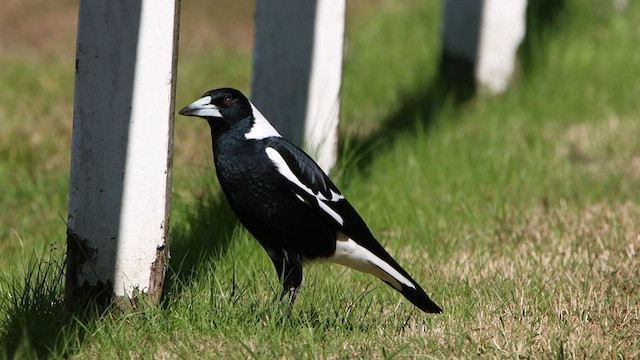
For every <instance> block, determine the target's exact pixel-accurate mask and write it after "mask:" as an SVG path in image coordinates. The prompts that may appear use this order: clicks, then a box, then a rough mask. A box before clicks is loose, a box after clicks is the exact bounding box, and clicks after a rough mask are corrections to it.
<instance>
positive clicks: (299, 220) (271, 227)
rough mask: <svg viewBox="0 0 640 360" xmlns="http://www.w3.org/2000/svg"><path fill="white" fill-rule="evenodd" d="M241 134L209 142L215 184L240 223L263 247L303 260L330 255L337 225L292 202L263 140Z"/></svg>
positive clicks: (225, 136)
mask: <svg viewBox="0 0 640 360" xmlns="http://www.w3.org/2000/svg"><path fill="white" fill-rule="evenodd" d="M243 135H244V134H242V133H236V134H233V133H227V134H223V135H222V136H217V137H214V140H213V151H214V161H215V165H216V171H217V176H218V180H219V181H220V186H221V187H222V190H223V192H224V193H225V196H226V197H227V200H228V201H229V205H230V206H231V208H232V209H233V211H234V212H235V214H236V215H237V216H238V219H239V220H240V222H241V223H242V224H243V225H244V226H245V227H246V228H247V229H248V230H249V232H251V234H252V235H253V236H254V237H256V239H257V240H258V241H259V242H260V243H261V244H262V245H263V246H264V247H267V248H276V249H278V248H280V249H284V250H287V251H289V252H292V253H297V254H300V255H302V256H303V257H305V258H316V257H327V256H330V255H332V254H333V252H334V251H335V238H336V231H337V228H336V226H335V225H334V224H331V223H330V222H328V221H326V220H325V219H323V218H321V217H319V216H317V214H316V213H315V212H314V211H312V209H311V208H309V206H307V205H306V204H304V203H303V202H301V201H300V200H299V199H298V198H296V196H295V194H294V193H293V192H292V191H291V189H290V187H289V186H288V184H287V183H286V179H284V178H283V177H282V176H281V175H280V174H279V173H278V171H277V169H276V167H275V165H274V164H273V162H272V161H271V159H269V157H268V156H267V153H266V152H265V149H266V146H265V145H264V144H263V142H262V141H260V140H247V139H244V136H243Z"/></svg>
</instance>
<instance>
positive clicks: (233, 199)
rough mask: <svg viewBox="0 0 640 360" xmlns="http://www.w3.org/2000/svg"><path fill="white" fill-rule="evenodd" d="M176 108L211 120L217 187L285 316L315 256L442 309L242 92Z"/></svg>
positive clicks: (222, 92)
mask: <svg viewBox="0 0 640 360" xmlns="http://www.w3.org/2000/svg"><path fill="white" fill-rule="evenodd" d="M180 114H181V115H186V116H198V117H201V118H204V119H205V120H207V122H208V123H209V126H210V127H211V137H212V143H213V159H214V163H215V166H216V170H217V175H218V179H219V181H220V185H221V187H222V190H223V192H224V194H225V196H226V197H227V200H228V202H229V205H230V206H231V209H233V211H234V212H235V214H236V215H237V217H238V219H239V220H240V222H241V223H242V224H243V225H244V226H245V227H246V228H247V230H249V232H250V233H251V234H252V235H253V236H254V237H255V238H256V239H257V240H258V242H259V243H260V245H262V247H264V249H265V250H266V251H267V253H268V254H269V257H270V258H271V260H272V261H273V264H274V265H275V268H276V271H277V272H278V277H279V279H280V281H281V282H282V284H283V289H282V294H281V297H280V298H282V297H284V296H285V295H286V294H287V293H288V294H289V304H288V308H287V315H290V314H291V308H292V306H293V302H294V301H295V298H296V294H297V292H298V289H299V288H300V285H301V283H302V265H303V264H304V263H305V262H308V261H312V260H324V261H330V262H334V263H338V264H342V265H346V266H349V267H351V268H353V269H356V270H359V271H362V272H365V273H369V274H372V275H375V276H377V277H378V278H379V279H380V280H382V281H384V282H385V283H387V284H389V285H390V286H391V287H393V288H394V289H396V290H397V291H399V292H400V293H401V294H402V295H403V296H404V297H406V298H407V299H408V300H409V301H411V302H412V303H413V304H414V305H415V306H417V307H418V308H420V309H421V310H423V311H425V312H429V313H440V312H442V310H441V309H440V307H439V306H438V305H436V303H434V302H433V301H432V300H431V299H430V298H429V296H428V295H427V294H426V293H425V292H424V290H422V288H421V287H420V285H418V283H416V281H415V280H413V278H411V276H410V275H409V274H408V273H407V272H406V271H405V270H404V269H403V268H402V267H400V265H398V263H397V262H396V261H395V260H394V259H393V258H392V257H391V255H389V253H387V251H385V249H384V248H383V247H382V246H381V245H380V243H378V241H377V240H376V239H375V238H374V236H373V235H372V234H371V231H370V230H369V228H368V227H367V225H366V224H365V222H364V220H362V218H361V217H360V215H359V214H358V212H356V210H355V209H354V208H353V207H352V206H351V204H349V202H348V201H347V199H345V197H344V196H343V195H342V193H340V190H338V188H337V187H336V186H335V185H334V184H333V182H331V180H330V179H329V177H328V176H327V175H326V174H325V173H324V172H323V171H322V170H321V169H320V167H319V166H318V165H317V164H316V163H315V161H313V159H312V158H311V157H310V156H309V155H307V154H306V153H305V152H304V151H302V150H301V149H300V148H298V147H297V146H295V145H293V144H292V143H290V142H289V141H287V140H285V139H284V138H283V137H282V136H281V135H280V134H279V133H278V131H276V129H275V128H274V127H273V126H272V125H271V124H270V123H269V121H268V120H267V119H266V118H265V117H264V116H263V115H262V114H261V113H260V112H259V111H258V109H256V107H255V106H254V105H253V104H252V103H251V102H250V101H249V100H248V99H247V98H246V97H245V96H244V95H243V94H242V93H241V92H240V91H238V90H235V89H231V88H222V89H216V90H211V91H208V92H206V93H205V94H204V95H202V97H201V98H200V99H198V100H196V101H195V102H193V103H192V104H191V105H189V106H186V107H184V108H183V109H182V110H180Z"/></svg>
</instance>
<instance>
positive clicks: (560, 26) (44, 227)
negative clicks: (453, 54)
mask: <svg viewBox="0 0 640 360" xmlns="http://www.w3.org/2000/svg"><path fill="white" fill-rule="evenodd" d="M551 3H554V4H556V2H550V1H542V0H539V1H530V9H529V16H530V17H529V23H528V35H527V39H526V42H525V43H524V44H523V46H522V48H521V52H520V55H521V56H520V66H519V71H518V73H517V74H516V77H515V79H514V84H513V86H511V88H510V89H509V90H508V91H507V92H506V93H505V94H503V95H500V96H496V97H490V96H487V95H485V94H482V93H481V94H478V95H477V96H476V97H475V98H473V99H471V100H469V101H466V102H464V103H462V104H455V103H453V102H452V101H447V99H446V98H445V99H440V98H436V100H437V101H436V100H434V96H433V95H434V94H433V93H432V92H433V89H434V87H433V84H434V82H435V81H436V78H437V70H438V61H439V56H440V49H439V46H440V39H439V29H440V21H441V19H440V16H441V6H442V4H441V3H440V2H439V1H418V0H408V1H403V2H398V1H391V0H376V1H360V0H357V1H354V0H351V1H349V2H348V12H347V14H348V24H347V44H346V57H345V63H344V79H343V87H342V94H341V96H342V109H341V124H340V127H341V144H342V146H341V152H340V159H341V161H340V163H339V165H338V167H337V168H336V170H335V173H334V174H335V175H334V176H335V177H336V179H337V182H338V184H339V185H340V186H341V188H342V189H343V192H344V193H345V194H346V195H347V196H348V198H349V199H350V201H351V202H352V203H353V204H354V205H355V207H356V208H357V209H359V211H360V212H361V213H362V215H363V217H364V218H365V219H367V222H368V223H369V224H370V225H371V227H372V230H373V231H374V233H375V234H377V235H378V237H379V239H380V240H381V241H382V242H383V243H385V244H386V246H387V247H388V248H389V249H390V250H391V252H392V253H393V254H396V255H397V258H398V259H399V260H400V263H402V264H406V267H407V269H408V270H409V272H411V273H412V274H415V277H416V278H417V279H420V281H421V282H423V284H424V285H425V288H426V289H427V291H428V292H429V293H430V294H432V295H433V298H434V299H435V300H436V301H438V302H439V303H442V305H443V306H444V308H445V315H443V316H441V317H424V316H423V315H422V314H417V313H413V312H412V310H413V309H412V308H411V307H410V305H407V304H404V303H403V302H402V300H400V298H399V297H398V296H397V295H396V294H394V293H393V292H391V291H390V290H389V289H386V288H384V287H381V286H379V285H378V282H375V279H371V278H369V277H366V276H361V275H359V274H354V273H349V272H345V271H344V270H343V269H341V268H336V267H332V268H330V267H325V266H316V267H313V266H312V267H310V270H308V271H307V278H306V280H305V288H304V290H303V294H302V295H301V296H300V299H299V304H297V305H298V308H297V309H296V310H297V315H295V319H294V321H295V324H296V326H294V327H293V329H288V328H285V329H282V328H281V327H280V326H279V323H278V322H277V320H274V319H276V318H277V316H274V313H273V311H274V310H273V309H272V308H270V307H269V305H268V304H266V305H265V303H269V302H268V301H266V300H267V299H270V297H271V296H272V289H271V288H277V284H275V282H276V280H275V279H274V278H275V276H271V275H273V274H270V273H267V272H270V271H271V267H270V264H269V262H268V259H266V256H264V254H263V252H262V251H261V250H260V249H259V246H258V245H257V243H256V242H255V241H253V240H252V239H250V237H249V236H248V235H247V234H246V232H244V231H242V230H241V229H239V228H238V227H237V223H236V221H235V219H234V217H233V215H232V214H230V212H229V209H228V208H227V206H226V202H225V201H224V199H223V197H222V196H221V194H220V192H219V189H218V187H217V184H216V182H215V179H214V175H213V174H214V173H213V169H212V168H213V166H212V160H211V148H210V145H209V144H210V138H209V134H208V131H206V125H205V124H204V123H203V122H201V121H197V120H194V119H185V118H181V117H178V118H176V124H175V154H174V156H175V158H174V184H173V199H172V213H171V235H172V239H171V241H172V243H171V247H172V260H171V269H170V274H169V279H168V290H167V301H166V304H165V306H164V308H163V309H160V310H157V309H156V310H153V309H147V311H146V312H142V313H141V314H136V315H133V316H130V317H126V318H125V319H121V318H111V317H108V316H107V317H106V318H102V319H101V320H99V321H98V322H97V323H96V324H93V325H87V324H86V323H83V322H81V321H80V322H79V323H80V324H81V325H80V326H77V325H78V323H76V322H74V321H73V320H69V319H65V320H60V319H59V318H57V317H56V316H53V318H51V317H45V318H43V317H42V312H41V311H40V312H38V311H39V310H34V311H33V312H32V313H31V315H28V314H27V315H24V316H25V317H24V318H23V319H24V321H23V322H17V323H16V322H15V319H16V317H17V315H16V312H15V310H16V307H20V306H18V305H11V304H15V303H14V302H12V301H10V300H11V299H10V298H11V296H14V297H15V295H16V293H19V289H18V290H16V289H15V287H16V286H17V287H18V288H20V286H22V285H21V284H23V283H24V279H25V278H28V274H29V269H32V268H33V267H32V265H29V264H33V261H34V260H33V254H35V255H36V260H35V261H36V262H37V261H38V260H37V259H48V261H51V262H56V261H58V262H59V261H61V260H62V257H63V250H64V247H65V241H66V235H65V224H64V221H65V219H66V216H67V213H66V212H67V191H68V188H67V187H68V181H69V149H70V139H71V126H72V116H73V115H72V108H73V75H74V74H73V64H74V52H75V20H76V19H75V17H76V13H77V3H76V2H75V1H58V2H47V1H41V0H29V1H17V0H5V1H4V2H3V11H2V12H1V13H0V26H2V27H3V29H2V31H0V87H1V89H2V91H0V125H1V126H0V128H1V131H0V185H1V187H0V188H1V189H2V191H1V192H0V194H1V195H0V213H1V214H2V215H0V251H1V252H2V253H3V254H5V255H4V256H2V257H0V269H2V281H0V291H2V296H3V299H4V301H3V302H2V306H1V307H0V313H1V314H2V334H3V335H2V339H3V341H2V344H4V345H5V347H6V349H5V354H8V356H10V357H11V356H12V355H13V356H19V355H20V354H23V355H25V354H26V355H28V356H45V355H51V354H53V355H54V356H57V357H67V356H70V355H73V356H77V357H85V356H89V357H98V356H100V354H105V353H109V354H114V356H116V357H132V356H133V357H136V356H140V357H144V355H142V354H155V355H152V356H156V357H162V356H165V355H167V354H173V355H172V356H179V357H180V356H186V357H191V356H206V357H215V356H227V357H229V356H235V357H240V356H242V357H247V356H252V355H256V356H257V357H273V356H277V357H282V356H284V357H294V356H300V355H302V354H319V355H320V356H323V355H324V356H328V357H331V356H340V355H339V354H346V355H347V356H349V355H352V356H356V355H358V354H363V353H370V354H372V357H388V356H391V355H393V354H396V355H405V356H410V355H433V356H441V357H452V356H454V357H468V356H477V355H481V354H488V355H491V356H509V357H510V356H520V355H523V356H533V357H550V356H564V354H568V355H572V356H579V355H594V354H595V355H598V354H599V355H604V354H608V355H613V356H621V357H623V358H632V357H634V356H637V354H638V351H640V349H639V346H640V345H638V341H637V339H638V331H637V329H638V326H639V325H638V324H639V323H638V319H639V316H638V306H637V305H638V304H639V303H640V297H639V296H640V295H639V293H638V291H637V289H638V288H640V283H639V282H638V281H639V280H638V279H640V274H639V273H638V271H639V270H638V269H639V268H640V263H639V261H638V256H637V253H638V251H640V233H639V231H638V225H637V219H638V215H639V214H640V212H639V210H638V209H639V208H638V200H640V195H639V193H640V192H639V191H638V190H639V189H640V142H638V141H637V137H638V136H637V134H639V133H640V118H639V116H638V113H639V110H640V105H639V104H638V99H640V52H639V51H637V46H638V44H640V4H639V3H638V2H633V1H630V2H628V4H627V7H626V8H624V9H623V10H619V9H617V7H616V4H620V3H621V2H620V1H607V0H587V1H579V0H566V1H562V2H557V3H560V4H562V5H561V6H558V5H557V4H556V5H552V4H551ZM622 3H624V2H622ZM252 14H253V3H252V2H251V1H228V0H222V1H216V2H211V3H209V2H204V1H201V0H183V1H182V16H181V33H180V54H179V66H178V86H177V101H176V103H177V107H180V106H181V105H184V104H187V103H189V102H190V101H192V100H193V99H195V98H196V97H197V96H199V95H201V94H202V93H203V92H204V91H205V90H208V89H210V88H214V87H220V86H232V87H237V88H239V89H241V90H243V91H248V89H249V87H250V86H249V85H250V84H249V81H250V74H251V48H252V38H253V24H252V20H253V19H252V16H253V15H252ZM436 95H437V94H436ZM104 96H110V94H104ZM29 259H32V260H29ZM29 261H31V262H29ZM235 264H243V266H238V267H235V266H236V265H235ZM234 269H235V270H237V272H238V274H237V277H238V279H239V280H238V281H239V292H240V293H241V296H240V297H239V298H238V299H235V300H234V301H233V302H229V301H226V300H224V294H225V293H227V292H228V290H229V289H230V288H231V284H230V283H229V282H230V274H231V272H232V271H233V270H234ZM347 273H349V274H351V275H349V276H346V274H347ZM12 284H13V285H12ZM16 284H17V285H16ZM14 285H15V286H14ZM374 285H375V286H374ZM12 286H13V287H12ZM371 288H374V290H375V291H372V292H371V293H369V290H370V289H371ZM59 290H60V289H58V290H55V289H54V291H53V295H54V296H55V294H56V291H58V293H59ZM345 304H347V305H345ZM47 309H49V310H47V311H49V312H50V311H51V308H47ZM56 309H57V308H56ZM389 309H391V310H389ZM390 312H393V313H392V314H391V313H390ZM29 316H31V317H29ZM41 319H47V320H41ZM42 321H46V322H48V323H49V324H50V325H51V326H50V327H44V328H45V330H43V329H39V330H41V331H40V332H37V331H35V330H34V329H38V328H39V327H42V326H41V325H42V324H40V323H39V322H42ZM56 321H58V322H59V323H58V324H56ZM16 324H18V325H16ZM74 324H75V325H74ZM132 324H133V326H132ZM144 324H146V325H144ZM500 324H502V325H500ZM16 326H17V327H20V329H15V328H12V327H16ZM299 328H304V329H305V331H308V333H305V335H304V336H302V340H298V339H299V338H300V336H301V335H300V333H299V331H298V330H296V329H299ZM380 329H388V330H387V331H382V330H380ZM167 339H171V340H169V341H167ZM140 344H144V345H140ZM212 354H213V355H212ZM167 356H168V357H171V356H169V355H167Z"/></svg>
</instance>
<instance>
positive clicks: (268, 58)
mask: <svg viewBox="0 0 640 360" xmlns="http://www.w3.org/2000/svg"><path fill="white" fill-rule="evenodd" d="M344 23H345V0H301V1H285V0H273V1H270V0H257V3H256V28H255V29H256V30H255V45H254V58H253V82H252V90H251V95H252V96H251V97H252V101H253V102H254V104H255V105H256V106H257V107H258V109H260V111H261V112H262V113H263V114H264V115H265V116H266V117H267V119H269V121H271V122H272V123H273V124H274V126H275V127H276V128H277V129H278V131H280V133H281V134H282V135H283V136H284V137H286V138H287V139H289V140H291V141H293V142H294V143H296V144H298V145H301V146H304V147H305V148H306V149H307V150H308V151H310V153H311V154H312V155H314V156H315V158H316V160H317V161H318V163H319V165H320V166H321V167H322V168H323V169H324V170H325V171H327V170H329V169H330V168H331V167H332V166H333V165H334V164H335V161H336V156H337V149H338V117H339V110H340V101H339V93H340V84H341V78H342V56H343V46H344Z"/></svg>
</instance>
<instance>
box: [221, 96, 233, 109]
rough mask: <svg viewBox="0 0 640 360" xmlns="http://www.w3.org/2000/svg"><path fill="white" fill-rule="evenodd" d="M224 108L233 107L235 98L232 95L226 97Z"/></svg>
mask: <svg viewBox="0 0 640 360" xmlns="http://www.w3.org/2000/svg"><path fill="white" fill-rule="evenodd" d="M223 101H224V106H226V107H230V106H231V105H233V98H232V97H231V96H230V95H227V96H225V97H224V100H223Z"/></svg>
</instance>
